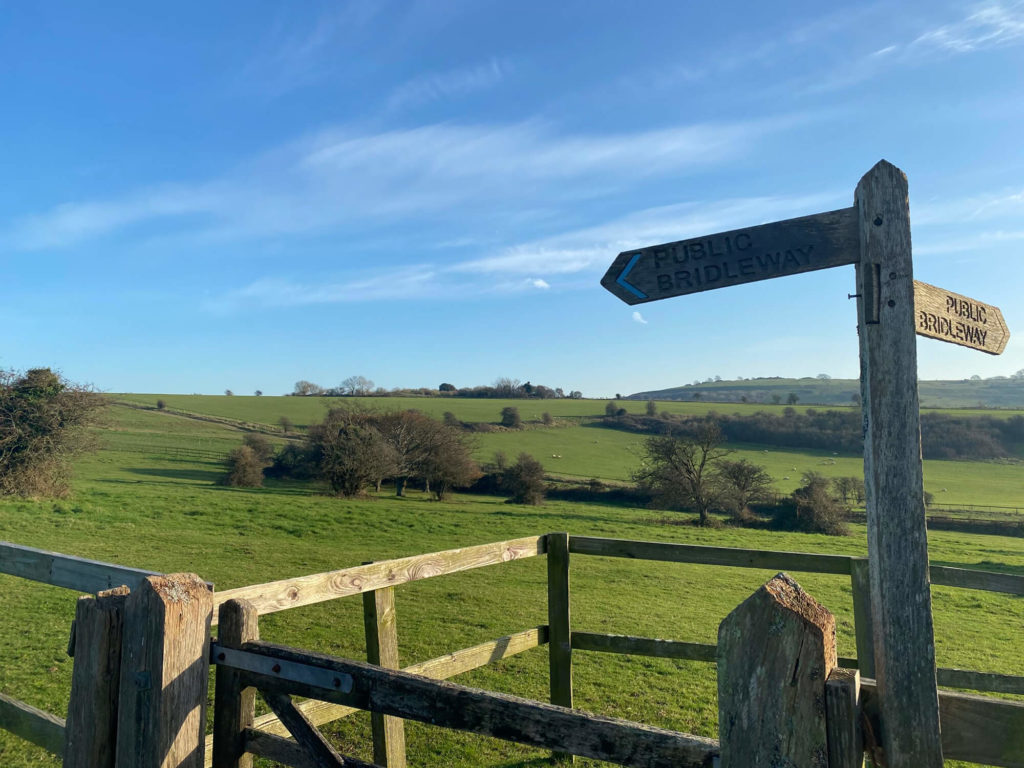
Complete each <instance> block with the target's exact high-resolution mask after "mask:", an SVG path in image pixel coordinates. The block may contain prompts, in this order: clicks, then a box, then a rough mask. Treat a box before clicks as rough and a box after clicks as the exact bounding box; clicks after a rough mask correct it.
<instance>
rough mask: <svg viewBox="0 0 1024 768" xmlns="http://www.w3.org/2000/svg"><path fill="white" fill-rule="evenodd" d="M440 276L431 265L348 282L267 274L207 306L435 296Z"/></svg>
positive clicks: (216, 308)
mask: <svg viewBox="0 0 1024 768" xmlns="http://www.w3.org/2000/svg"><path fill="white" fill-rule="evenodd" d="M436 277H437V274H436V272H435V270H434V269H433V267H431V266H430V265H417V266H412V267H405V268H402V269H399V270H390V271H387V272H384V273H381V274H377V275H371V276H367V277H362V278H359V279H356V280H351V281H345V282H333V283H300V282H294V281H292V280H288V279H282V278H263V279H260V280H256V281H254V282H251V283H249V284H248V285H246V286H244V287H242V288H239V289H236V290H233V291H228V292H226V293H224V294H223V295H221V296H218V297H216V298H212V299H209V300H207V302H206V303H205V305H204V308H205V309H206V310H208V311H212V312H230V311H233V310H236V309H239V308H241V307H245V306H252V305H256V306H263V307H296V306H306V305H311V304H340V303H352V302H360V301H384V300H392V299H405V298H409V297H418V298H431V297H432V296H435V295H436V294H437V291H438V290H439V287H438V283H437V280H436Z"/></svg>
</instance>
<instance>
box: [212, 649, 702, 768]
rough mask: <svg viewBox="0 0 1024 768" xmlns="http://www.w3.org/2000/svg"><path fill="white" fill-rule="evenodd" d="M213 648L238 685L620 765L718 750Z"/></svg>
mask: <svg viewBox="0 0 1024 768" xmlns="http://www.w3.org/2000/svg"><path fill="white" fill-rule="evenodd" d="M212 650H213V654H214V655H215V657H216V658H218V659H219V660H218V664H219V665H225V666H229V667H232V668H234V669H236V670H239V671H241V672H242V673H243V675H242V677H243V680H244V682H245V684H247V685H251V686H253V687H255V688H258V689H260V690H261V691H271V692H276V693H284V694H287V695H300V696H309V697H313V698H322V699H326V700H328V701H333V702H335V703H338V704H343V705H347V706H353V707H358V708H359V709H367V710H372V711H374V712H381V713H384V714H388V715H392V716H395V717H401V718H403V719H407V720H416V721H418V722H424V723H430V724H432V725H439V726H443V727H445V728H453V729H456V730H462V731H469V732H471V733H477V734H482V735H485V736H493V737H495V738H499V739H504V740H506V741H514V742H516V743H519V744H527V745H530V746H534V747H540V748H544V749H552V750H563V749H564V750H567V751H569V752H571V753H572V754H576V755H580V756H583V757H590V758H594V759H596V760H605V761H607V762H612V763H617V764H619V765H627V766H637V767H638V768H639V767H640V766H648V767H650V768H670V767H672V768H680V767H685V766H692V768H710V766H711V764H712V760H713V759H714V757H715V756H717V754H718V745H717V742H715V741H714V740H712V739H704V738H701V737H698V736H690V735H688V734H684V733H677V732H675V731H667V730H664V729H661V728H653V727H651V726H646V725H642V724H639V723H633V722H630V721H627V720H620V719H617V718H609V717H599V716H596V715H590V714H587V713H585V712H580V711H578V710H573V709H568V708H565V707H559V706H556V705H553V704H543V703H541V702H536V701H531V700H529V699H521V698H518V697H515V696H508V695H505V694H500V693H491V692H489V691H482V690H478V689H475V688H468V687H466V686H461V685H456V684H454V683H448V682H439V681H436V680H430V679H428V678H423V677H420V676H418V675H411V674H409V673H408V672H401V671H397V670H389V669H383V668H382V667H376V666H373V665H371V664H363V663H361V662H356V661H349V660H346V659H339V658H335V657H331V656H325V655H321V654H316V653H310V652H307V651H299V650H297V649H294V648H288V647H286V646H279V645H273V644H270V643H246V644H245V645H244V646H243V648H242V649H231V648H224V647H222V646H219V645H217V644H215V645H214V646H213V649H212ZM274 670H277V671H274Z"/></svg>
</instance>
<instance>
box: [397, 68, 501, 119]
mask: <svg viewBox="0 0 1024 768" xmlns="http://www.w3.org/2000/svg"><path fill="white" fill-rule="evenodd" d="M511 71H512V66H511V64H510V63H509V62H508V61H507V60H500V59H495V58H492V59H491V60H490V61H488V62H486V63H483V64H477V65H474V66H470V67H462V68H460V69H452V70H448V71H445V72H430V73H426V74H422V75H418V76H416V77H414V78H412V79H411V80H408V81H406V82H405V83H402V84H401V85H399V86H398V87H397V88H395V89H394V90H393V91H392V92H391V96H390V97H389V98H388V101H387V107H388V109H390V110H401V109H409V108H412V107H418V106H421V105H423V104H427V103H429V102H432V101H439V100H441V99H450V98H455V97H460V96H466V95H468V94H470V93H473V92H475V91H482V90H486V89H488V88H493V87H494V86H496V85H498V84H499V83H501V81H502V80H504V79H505V78H506V77H507V76H508V74H509V73H510V72H511Z"/></svg>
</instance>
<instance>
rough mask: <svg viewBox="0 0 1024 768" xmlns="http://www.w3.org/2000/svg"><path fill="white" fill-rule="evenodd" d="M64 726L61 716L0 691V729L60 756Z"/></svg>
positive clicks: (62, 747)
mask: <svg viewBox="0 0 1024 768" xmlns="http://www.w3.org/2000/svg"><path fill="white" fill-rule="evenodd" d="M64 727H65V724H64V720H63V719H62V718H59V717H57V716H56V715H51V714H50V713H49V712H44V711H43V710H41V709H37V708H36V707H33V706H32V705H31V704H26V703H25V702H23V701H18V700H17V699H15V698H12V697H10V696H8V695H6V694H3V693H0V729H3V730H5V731H10V732H11V733H13V734H14V735H15V736H17V737H18V738H20V739H24V740H25V741H29V742H32V743H33V744H35V745H36V746H37V747H42V748H43V749H45V750H46V751H47V752H50V753H51V754H54V755H57V756H58V757H61V756H63V754H64Z"/></svg>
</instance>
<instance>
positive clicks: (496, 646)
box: [207, 626, 548, 768]
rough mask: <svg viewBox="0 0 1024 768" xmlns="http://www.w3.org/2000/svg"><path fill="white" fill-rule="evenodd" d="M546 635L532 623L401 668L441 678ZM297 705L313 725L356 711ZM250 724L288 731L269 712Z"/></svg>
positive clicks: (327, 704) (533, 643)
mask: <svg viewBox="0 0 1024 768" xmlns="http://www.w3.org/2000/svg"><path fill="white" fill-rule="evenodd" d="M547 636H548V628H547V627H546V626H541V627H535V628H533V629H527V630H525V631H523V632H517V633H515V634H513V635H507V636H505V637H499V638H498V639H497V640H491V641H488V642H486V643H481V644H480V645H475V646H473V647H472V648H464V649H462V650H459V651H455V652H454V653H446V654H445V655H444V656H438V657H436V658H433V659H428V660H427V661H421V662H419V663H418V664H412V665H410V666H408V667H406V668H405V671H406V672H409V673H410V674H414V675H423V676H424V677H429V678H431V679H434V680H444V679H447V678H449V677H453V676H455V675H458V674H461V673H463V672H469V671H470V670H473V669H478V668H479V667H484V666H487V665H488V664H493V663H494V662H496V661H500V660H501V659H506V658H508V657H509V656H514V655H516V654H517V653H522V652H523V651H528V650H530V649H531V648H536V647H538V646H540V645H543V644H544V643H546V642H547ZM297 706H298V708H299V709H301V710H302V712H303V714H305V715H306V717H308V718H309V720H310V722H311V723H313V724H314V725H323V724H324V723H330V722H332V721H334V720H339V719H341V718H343V717H348V716H349V715H351V714H354V713H356V712H359V710H358V709H356V708H355V707H347V706H345V705H343V704H335V703H333V702H330V701H320V700H317V699H307V700H306V701H303V702H300V703H299V704H298V705H297ZM253 727H255V728H258V729H260V730H262V731H266V732H267V733H273V734H276V735H278V736H284V735H286V734H287V733H288V730H287V729H286V728H285V727H284V725H283V724H282V723H281V721H280V720H278V719H277V716H276V715H274V714H272V713H271V714H267V715H261V716H260V717H258V718H256V720H255V722H254V723H253ZM207 768H209V766H207Z"/></svg>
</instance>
